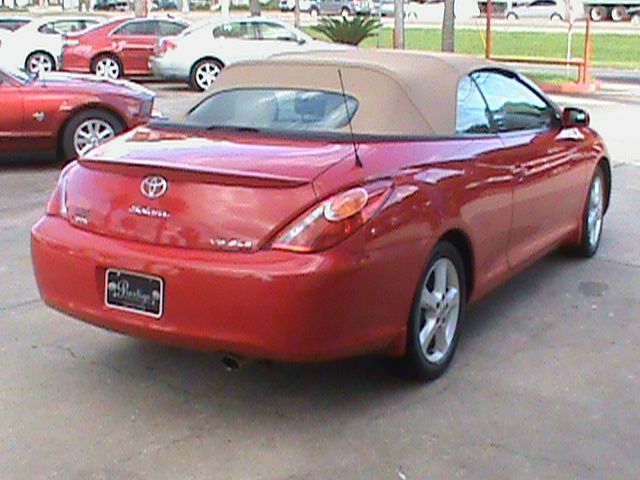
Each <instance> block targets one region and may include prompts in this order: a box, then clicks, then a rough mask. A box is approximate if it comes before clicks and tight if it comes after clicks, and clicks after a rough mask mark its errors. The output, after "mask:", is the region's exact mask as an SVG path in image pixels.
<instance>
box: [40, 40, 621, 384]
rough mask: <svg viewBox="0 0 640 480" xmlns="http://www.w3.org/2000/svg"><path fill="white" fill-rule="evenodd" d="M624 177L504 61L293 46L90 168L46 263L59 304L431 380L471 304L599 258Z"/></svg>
mask: <svg viewBox="0 0 640 480" xmlns="http://www.w3.org/2000/svg"><path fill="white" fill-rule="evenodd" d="M610 190H611V169H610V166H609V161H608V154H607V150H606V148H605V146H604V144H603V142H602V140H601V139H600V137H599V136H598V135H597V134H596V133H595V132H594V131H593V130H591V129H590V128H589V116H588V115H587V113H586V112H584V111H582V110H579V109H573V108H567V109H564V110H560V109H558V108H557V107H556V106H555V105H554V104H553V103H552V102H551V101H550V100H549V99H548V98H547V97H546V96H545V95H544V94H543V93H542V92H541V91H540V90H539V89H538V88H537V87H535V86H534V85H533V84H531V83H530V82H529V81H528V80H526V79H525V78H523V77H521V76H520V75H519V74H518V73H516V72H514V71H512V70H510V69H508V68H506V67H501V66H499V65H496V64H493V63H489V62H486V61H484V60H480V59H477V58H472V57H465V56H456V55H445V54H422V53H409V52H381V51H373V50H372V51H368V50H362V51H360V50H352V51H350V50H346V51H339V52H335V51H334V52H331V53H326V52H324V53H308V54H300V55H290V56H284V57H279V58H278V57H276V58H273V59H271V60H268V61H266V62H261V63H259V62H255V63H244V64H237V65H235V66H230V67H229V68H227V69H225V71H224V72H223V74H222V75H221V77H220V79H219V80H218V81H216V83H215V85H214V86H213V90H211V91H209V92H208V94H207V95H206V96H205V97H203V98H202V99H201V101H200V102H199V103H198V104H197V105H195V106H194V107H193V108H192V109H191V110H189V111H188V113H187V114H186V115H185V116H183V117H181V118H178V119H175V120H173V121H171V122H165V123H156V124H152V125H151V126H150V127H140V128H138V129H136V130H134V131H133V132H131V133H128V134H125V135H123V136H120V137H119V138H117V139H115V140H113V141H111V142H109V143H107V144H105V145H103V146H100V147H98V148H96V149H95V150H93V151H92V152H91V153H90V154H89V155H88V156H87V157H85V158H82V159H80V160H79V161H78V162H74V163H72V164H71V165H70V166H69V167H68V168H67V169H66V170H65V171H64V172H63V173H62V175H61V177H60V180H59V183H58V186H57V188H56V189H55V191H54V193H53V196H52V197H51V200H50V202H49V204H48V207H47V213H46V215H45V216H44V217H43V218H42V219H41V220H40V221H39V222H38V223H37V224H36V225H35V227H34V228H33V230H32V254H33V263H34V267H35V272H36V278H37V282H38V285H39V288H40V292H41V294H42V296H43V298H44V300H45V301H46V302H47V303H48V304H49V305H51V306H53V307H54V308H56V309H58V310H61V311H64V312H67V313H69V314H70V315H73V316H75V317H78V318H80V319H83V320H85V321H87V322H89V323H92V324H95V325H98V326H101V327H104V328H107V329H109V330H114V331H118V332H123V333H126V334H129V335H134V336H139V337H145V338H150V339H154V340H157V341H161V342H166V343H171V344H176V345H182V346H185V347H189V348H205V349H215V350H219V351H223V352H229V354H228V355H227V357H226V362H227V364H228V365H229V366H235V365H237V364H238V358H239V357H240V356H247V357H253V358H267V359H277V360H284V361H318V360H327V359H333V358H339V357H346V356H352V355H359V354H364V353H381V354H384V355H388V356H391V357H400V358H401V359H402V362H403V364H404V366H405V367H406V368H407V369H408V370H409V371H410V372H412V374H414V375H416V376H418V377H420V378H422V379H431V378H435V377H437V376H438V375H440V374H442V373H443V372H444V371H445V369H446V368H447V365H448V364H449V362H450V360H451V358H452V355H453V353H454V351H455V348H456V344H457V342H458V338H459V334H460V330H461V326H462V325H463V323H464V314H465V307H466V305H467V304H468V303H470V302H474V301H476V300H478V299H479V298H481V297H483V296H484V295H486V294H487V293H488V292H490V291H491V290H492V289H494V288H495V287H496V286H498V285H500V284H501V283H503V282H505V281H506V280H507V279H508V278H509V277H511V276H513V275H514V274H515V273H516V272H519V271H521V270H522V269H524V268H525V267H527V266H528V265H530V264H531V263H532V262H534V261H535V260H537V259H539V258H540V257H542V256H543V255H545V254H547V253H548V252H549V251H551V250H553V249H555V248H558V247H560V246H566V247H570V248H572V249H573V250H575V251H576V252H577V253H579V254H581V255H583V256H586V257H590V256H592V255H594V254H595V252H596V250H597V249H598V245H599V243H600V237H601V232H602V225H603V218H604V213H605V211H606V208H607V205H608V202H609V193H610Z"/></svg>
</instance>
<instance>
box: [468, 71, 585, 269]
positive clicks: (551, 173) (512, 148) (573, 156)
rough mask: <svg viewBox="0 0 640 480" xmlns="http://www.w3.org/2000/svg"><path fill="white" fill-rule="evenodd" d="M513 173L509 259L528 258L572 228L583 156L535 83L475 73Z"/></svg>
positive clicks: (577, 207) (579, 199)
mask: <svg viewBox="0 0 640 480" xmlns="http://www.w3.org/2000/svg"><path fill="white" fill-rule="evenodd" d="M473 78H474V80H475V81H476V82H477V84H478V86H479V88H480V90H481V92H482V93H483V96H484V97H485V99H486V101H487V104H488V106H489V110H490V112H491V116H492V119H493V122H494V128H495V129H496V130H497V131H498V133H499V135H500V138H501V140H502V142H503V144H504V158H505V160H506V161H507V162H508V163H509V164H510V165H511V166H512V171H513V174H514V176H515V184H514V191H513V222H512V226H511V234H510V239H509V249H508V252H509V253H508V257H509V263H510V265H511V266H512V267H513V268H517V267H518V266H520V265H522V264H524V263H526V262H528V261H529V260H530V259H532V258H535V257H536V256H537V255H539V254H540V253H542V252H544V251H545V250H546V249H548V248H549V247H551V246H553V245H555V244H556V243H557V242H558V241H560V240H562V239H563V238H566V237H567V235H569V234H570V233H571V232H572V231H573V230H574V229H575V228H576V226H577V224H576V221H577V219H578V217H579V215H578V212H579V210H580V208H581V207H580V205H581V203H582V197H583V193H584V192H583V187H584V183H585V176H586V167H587V163H586V161H587V158H586V156H584V155H582V154H581V152H580V148H581V144H580V142H579V141H576V140H579V138H578V137H576V136H572V135H567V133H566V132H565V131H563V129H562V127H561V122H560V119H559V116H558V113H557V111H556V109H555V107H554V106H553V105H551V104H550V103H549V102H548V101H547V100H546V99H545V98H544V97H543V95H542V94H541V93H540V92H538V91H536V90H535V87H533V86H532V85H530V84H529V83H528V82H526V81H524V80H522V79H521V78H520V77H518V76H517V75H516V74H514V73H512V72H508V71H499V70H485V71H480V72H475V73H474V74H473Z"/></svg>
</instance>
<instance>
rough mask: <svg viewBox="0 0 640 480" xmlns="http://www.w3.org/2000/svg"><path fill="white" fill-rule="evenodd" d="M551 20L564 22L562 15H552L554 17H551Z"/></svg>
mask: <svg viewBox="0 0 640 480" xmlns="http://www.w3.org/2000/svg"><path fill="white" fill-rule="evenodd" d="M550 20H551V21H552V22H554V21H556V20H558V21H562V20H563V18H562V15H560V14H559V13H554V14H552V15H551V19H550Z"/></svg>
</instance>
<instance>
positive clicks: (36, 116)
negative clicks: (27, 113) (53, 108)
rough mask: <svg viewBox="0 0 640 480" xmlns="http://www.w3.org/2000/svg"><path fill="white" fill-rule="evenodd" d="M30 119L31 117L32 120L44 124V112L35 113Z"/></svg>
mask: <svg viewBox="0 0 640 480" xmlns="http://www.w3.org/2000/svg"><path fill="white" fill-rule="evenodd" d="M32 117H33V119H34V120H36V121H38V122H41V123H42V122H44V119H45V117H46V115H45V114H44V112H35V113H34V114H33V115H32Z"/></svg>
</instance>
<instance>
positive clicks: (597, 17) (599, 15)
mask: <svg viewBox="0 0 640 480" xmlns="http://www.w3.org/2000/svg"><path fill="white" fill-rule="evenodd" d="M608 13H609V11H608V10H607V8H606V7H592V8H591V10H589V16H590V17H591V20H593V21H594V22H600V21H602V20H605V19H606V18H607V15H608Z"/></svg>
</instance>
